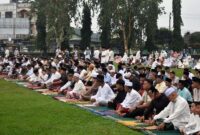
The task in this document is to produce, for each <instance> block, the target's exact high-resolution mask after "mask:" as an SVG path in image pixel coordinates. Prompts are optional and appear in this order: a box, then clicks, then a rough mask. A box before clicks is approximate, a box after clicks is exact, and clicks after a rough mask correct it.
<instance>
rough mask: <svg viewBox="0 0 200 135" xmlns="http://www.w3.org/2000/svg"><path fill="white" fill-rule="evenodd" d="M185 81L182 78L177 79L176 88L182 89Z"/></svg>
mask: <svg viewBox="0 0 200 135" xmlns="http://www.w3.org/2000/svg"><path fill="white" fill-rule="evenodd" d="M185 84H186V82H185V81H184V80H179V83H178V89H180V90H182V89H183V88H184V87H185Z"/></svg>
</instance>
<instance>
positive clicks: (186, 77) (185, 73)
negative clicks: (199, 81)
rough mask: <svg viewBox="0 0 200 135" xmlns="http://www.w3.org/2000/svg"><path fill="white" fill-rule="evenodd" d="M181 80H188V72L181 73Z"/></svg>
mask: <svg viewBox="0 0 200 135" xmlns="http://www.w3.org/2000/svg"><path fill="white" fill-rule="evenodd" d="M183 78H184V79H188V78H189V72H187V71H185V72H183Z"/></svg>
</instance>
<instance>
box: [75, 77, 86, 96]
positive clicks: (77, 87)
mask: <svg viewBox="0 0 200 135" xmlns="http://www.w3.org/2000/svg"><path fill="white" fill-rule="evenodd" d="M84 91H85V85H84V84H83V82H82V81H81V80H79V81H78V82H76V83H75V85H74V88H73V90H72V93H77V94H81V93H82V92H84Z"/></svg>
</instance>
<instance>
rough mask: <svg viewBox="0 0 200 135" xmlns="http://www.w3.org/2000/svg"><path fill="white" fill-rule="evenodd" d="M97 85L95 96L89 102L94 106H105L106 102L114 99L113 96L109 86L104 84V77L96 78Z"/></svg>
mask: <svg viewBox="0 0 200 135" xmlns="http://www.w3.org/2000/svg"><path fill="white" fill-rule="evenodd" d="M97 84H98V86H99V88H98V91H97V94H96V95H94V96H92V97H91V102H93V103H94V104H95V105H97V106H98V105H100V106H106V105H107V104H108V102H110V101H112V100H113V99H114V98H115V94H114V92H113V90H112V89H111V88H110V86H109V85H108V84H107V83H105V82H104V76H103V75H98V76H97Z"/></svg>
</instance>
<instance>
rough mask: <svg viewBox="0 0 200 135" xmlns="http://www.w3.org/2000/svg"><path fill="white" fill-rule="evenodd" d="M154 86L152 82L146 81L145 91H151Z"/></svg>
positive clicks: (144, 84)
mask: <svg viewBox="0 0 200 135" xmlns="http://www.w3.org/2000/svg"><path fill="white" fill-rule="evenodd" d="M152 86H153V81H152V80H149V79H146V80H145V81H144V83H143V89H144V90H146V91H148V90H150V89H151V87H152Z"/></svg>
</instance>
